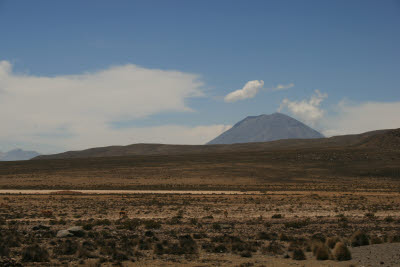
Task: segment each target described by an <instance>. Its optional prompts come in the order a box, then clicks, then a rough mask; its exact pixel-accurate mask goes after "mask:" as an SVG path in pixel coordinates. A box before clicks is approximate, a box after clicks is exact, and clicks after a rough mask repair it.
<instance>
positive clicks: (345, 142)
mask: <svg viewBox="0 0 400 267" xmlns="http://www.w3.org/2000/svg"><path fill="white" fill-rule="evenodd" d="M390 131H391V130H379V131H372V132H366V133H363V134H354V135H343V136H334V137H330V138H319V139H285V140H277V141H271V142H263V143H239V144H230V145H165V144H133V145H128V146H109V147H98V148H91V149H86V150H82V151H68V152H64V153H60V154H54V155H41V156H38V157H36V158H34V159H71V158H96V157H116V156H135V155H136V156H139V155H143V156H144V155H184V154H208V153H226V152H231V153H232V152H244V151H272V150H285V149H308V148H335V147H339V148H340V147H341V148H343V147H357V146H367V143H366V142H369V145H368V146H373V141H371V140H373V139H371V137H374V136H380V137H379V138H385V133H386V132H390ZM395 131H399V130H395ZM393 142H397V141H396V140H393ZM376 145H378V144H376ZM393 147H396V144H395V143H394V144H393V145H388V148H393Z"/></svg>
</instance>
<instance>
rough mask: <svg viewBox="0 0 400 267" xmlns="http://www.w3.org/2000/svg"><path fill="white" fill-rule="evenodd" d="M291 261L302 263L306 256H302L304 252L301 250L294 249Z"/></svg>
mask: <svg viewBox="0 0 400 267" xmlns="http://www.w3.org/2000/svg"><path fill="white" fill-rule="evenodd" d="M292 259H294V260H297V261H302V260H305V259H306V255H305V254H304V251H303V250H302V249H301V248H296V249H295V250H294V251H293V256H292Z"/></svg>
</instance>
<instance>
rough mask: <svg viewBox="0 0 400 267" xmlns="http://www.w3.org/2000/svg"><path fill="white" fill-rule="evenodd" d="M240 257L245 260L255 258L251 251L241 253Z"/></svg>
mask: <svg viewBox="0 0 400 267" xmlns="http://www.w3.org/2000/svg"><path fill="white" fill-rule="evenodd" d="M240 256H241V257H243V258H251V257H252V256H253V254H251V251H249V250H246V251H244V252H242V253H240Z"/></svg>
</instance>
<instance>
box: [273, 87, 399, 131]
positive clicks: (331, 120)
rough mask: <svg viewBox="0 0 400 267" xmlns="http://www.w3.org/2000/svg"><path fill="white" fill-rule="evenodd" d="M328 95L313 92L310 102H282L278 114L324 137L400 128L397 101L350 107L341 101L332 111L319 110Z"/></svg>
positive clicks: (364, 103)
mask: <svg viewBox="0 0 400 267" xmlns="http://www.w3.org/2000/svg"><path fill="white" fill-rule="evenodd" d="M325 98H327V94H323V93H321V92H320V91H318V90H315V94H314V95H312V96H311V97H310V98H309V99H303V100H301V101H291V100H289V99H286V98H285V99H284V100H283V101H282V103H281V106H280V107H279V111H283V110H287V111H288V112H289V113H290V114H291V115H293V116H294V117H297V118H298V119H299V120H302V121H304V122H305V123H308V124H309V125H311V126H313V127H315V126H317V127H318V128H319V129H320V131H321V132H322V133H323V134H324V135H325V136H334V135H345V134H358V133H364V132H368V131H374V130H381V129H395V128H400V116H399V114H400V101H397V102H374V101H369V102H363V103H351V102H349V101H341V102H339V103H338V104H337V105H336V106H334V108H333V109H329V110H328V111H329V112H327V111H326V110H324V109H322V108H321V104H322V102H323V101H324V99H325Z"/></svg>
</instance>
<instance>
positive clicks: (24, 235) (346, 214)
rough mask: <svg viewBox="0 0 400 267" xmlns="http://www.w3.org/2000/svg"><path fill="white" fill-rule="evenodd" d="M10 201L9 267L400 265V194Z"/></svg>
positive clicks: (2, 252) (6, 212) (5, 223)
mask: <svg viewBox="0 0 400 267" xmlns="http://www.w3.org/2000/svg"><path fill="white" fill-rule="evenodd" d="M0 203H2V204H1V209H0V214H1V218H2V219H1V221H0V227H1V232H0V239H1V242H0V244H1V245H0V256H1V259H2V262H1V264H5V263H14V264H19V263H20V264H23V265H30V264H34V262H39V263H35V264H39V265H40V264H42V265H43V266H48V265H67V264H70V265H79V264H82V265H83V266H86V265H92V266H99V265H100V264H103V265H104V266H111V265H115V264H116V265H120V264H123V265H128V266H129V265H135V264H138V265H145V264H147V265H163V264H164V265H168V264H170V265H180V264H182V265H184V264H187V265H193V266H210V265H225V266H233V265H237V266H239V265H241V266H351V264H354V266H362V265H363V264H371V265H370V266H377V265H380V266H398V265H396V264H395V263H396V262H397V263H398V262H399V261H400V254H399V251H400V243H396V242H400V194H399V193H396V192H385V193H365V192H359V193H338V192H326V191H325V192H314V193H311V192H304V191H302V192H276V191H275V192H270V193H268V192H266V193H261V194H249V195H223V194H220V195H177V194H161V195H155V194H137V195H81V194H75V195H58V194H57V195H2V196H0ZM121 210H124V211H125V214H123V215H126V216H123V217H124V218H120V211H121ZM225 211H227V212H225ZM74 226H78V227H74ZM71 227H74V228H72V229H71ZM67 229H70V230H71V231H60V230H67ZM369 244H378V245H373V246H372V248H373V249H371V246H365V245H369ZM374 246H375V247H374ZM376 247H377V248H376ZM369 250H371V251H372V254H370V252H369ZM375 254H376V255H375ZM350 258H352V260H350V261H349V259H350ZM40 262H41V263H40ZM381 262H383V263H384V264H381Z"/></svg>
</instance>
